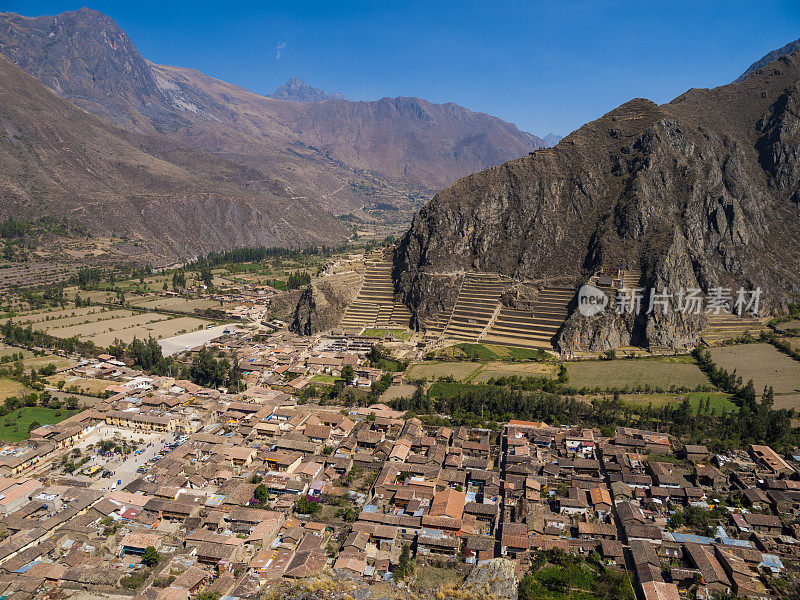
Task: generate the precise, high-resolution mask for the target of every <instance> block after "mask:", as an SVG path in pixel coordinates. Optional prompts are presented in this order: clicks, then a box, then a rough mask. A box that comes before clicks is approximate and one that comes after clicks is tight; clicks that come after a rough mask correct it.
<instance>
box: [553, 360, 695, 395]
mask: <svg viewBox="0 0 800 600" xmlns="http://www.w3.org/2000/svg"><path fill="white" fill-rule="evenodd" d="M567 371H568V373H569V385H570V386H571V387H578V388H581V387H588V388H594V387H600V388H604V389H607V388H624V387H625V386H630V387H635V386H645V385H650V386H652V387H661V388H664V389H669V388H670V387H671V386H676V387H688V388H695V387H697V386H698V385H710V384H709V381H708V379H707V378H706V376H705V375H704V374H703V372H702V371H701V370H700V369H699V368H698V367H697V365H696V364H694V360H693V359H691V357H686V356H675V357H673V356H670V357H659V358H639V359H622V360H608V361H585V362H574V363H569V364H568V365H567Z"/></svg>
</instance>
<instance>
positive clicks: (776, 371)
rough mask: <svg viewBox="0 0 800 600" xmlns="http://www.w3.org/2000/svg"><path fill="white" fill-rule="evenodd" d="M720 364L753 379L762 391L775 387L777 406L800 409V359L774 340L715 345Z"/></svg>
mask: <svg viewBox="0 0 800 600" xmlns="http://www.w3.org/2000/svg"><path fill="white" fill-rule="evenodd" d="M710 352H711V358H712V359H713V360H714V362H715V363H716V364H717V366H719V367H721V368H723V369H726V370H727V371H731V372H732V371H733V370H734V369H736V374H737V375H741V376H742V380H743V381H745V382H747V381H748V380H749V379H752V380H753V385H754V386H755V388H756V392H757V393H758V394H760V393H761V391H762V390H763V389H764V386H770V385H771V386H772V388H773V389H774V390H775V408H795V409H800V362H798V361H796V360H794V359H792V358H791V357H789V356H787V355H785V354H783V353H782V352H778V350H776V349H775V348H774V347H773V346H771V345H770V344H742V345H739V346H724V347H719V348H711V350H710Z"/></svg>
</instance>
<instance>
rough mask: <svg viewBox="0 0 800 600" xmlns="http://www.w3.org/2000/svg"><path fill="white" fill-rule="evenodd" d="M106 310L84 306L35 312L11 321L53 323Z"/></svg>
mask: <svg viewBox="0 0 800 600" xmlns="http://www.w3.org/2000/svg"><path fill="white" fill-rule="evenodd" d="M106 310H107V309H106V308H105V307H103V306H84V307H81V308H65V309H62V310H55V309H42V310H33V311H27V312H25V313H23V314H19V315H17V316H15V317H12V318H11V321H12V322H13V323H18V324H24V323H43V322H45V321H48V319H49V320H50V321H52V320H54V319H65V318H67V317H73V316H75V317H81V316H85V315H93V314H95V313H99V312H103V311H106ZM86 318H88V317H86Z"/></svg>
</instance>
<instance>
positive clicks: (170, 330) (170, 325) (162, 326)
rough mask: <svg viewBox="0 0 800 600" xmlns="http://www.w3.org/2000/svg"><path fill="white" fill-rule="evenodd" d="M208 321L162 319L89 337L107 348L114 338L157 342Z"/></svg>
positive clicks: (189, 318)
mask: <svg viewBox="0 0 800 600" xmlns="http://www.w3.org/2000/svg"><path fill="white" fill-rule="evenodd" d="M209 324H210V321H205V320H203V319H196V318H194V317H178V318H170V319H162V320H159V321H152V322H150V323H148V324H146V325H141V326H138V327H132V328H129V329H118V330H114V331H106V332H105V333H97V334H95V335H92V336H89V339H91V340H92V341H93V342H94V343H95V344H97V345H98V346H108V345H110V344H112V343H113V342H114V339H115V338H119V339H121V340H122V341H123V342H125V343H130V342H131V341H132V340H133V338H134V337H137V338H139V339H147V338H148V337H150V336H152V337H154V338H155V339H157V340H160V339H162V338H168V337H172V336H174V335H179V334H181V333H189V332H191V331H196V330H197V329H202V328H205V326H206V325H209Z"/></svg>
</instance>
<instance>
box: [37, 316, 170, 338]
mask: <svg viewBox="0 0 800 600" xmlns="http://www.w3.org/2000/svg"><path fill="white" fill-rule="evenodd" d="M169 318H170V317H169V316H167V315H159V314H148V313H145V314H127V315H122V316H120V318H118V319H110V320H107V321H95V322H92V323H82V324H79V325H70V326H68V327H60V328H56V329H52V330H50V334H51V335H54V336H56V337H60V338H68V337H72V336H75V335H77V336H78V337H80V338H81V339H86V338H94V337H95V336H97V335H100V334H102V333H105V332H109V331H120V330H125V329H129V328H132V327H140V326H143V325H147V324H148V323H153V322H156V321H163V320H166V319H169ZM40 325H42V324H40ZM46 328H47V327H46V326H39V327H36V329H46ZM112 341H113V338H112Z"/></svg>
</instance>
